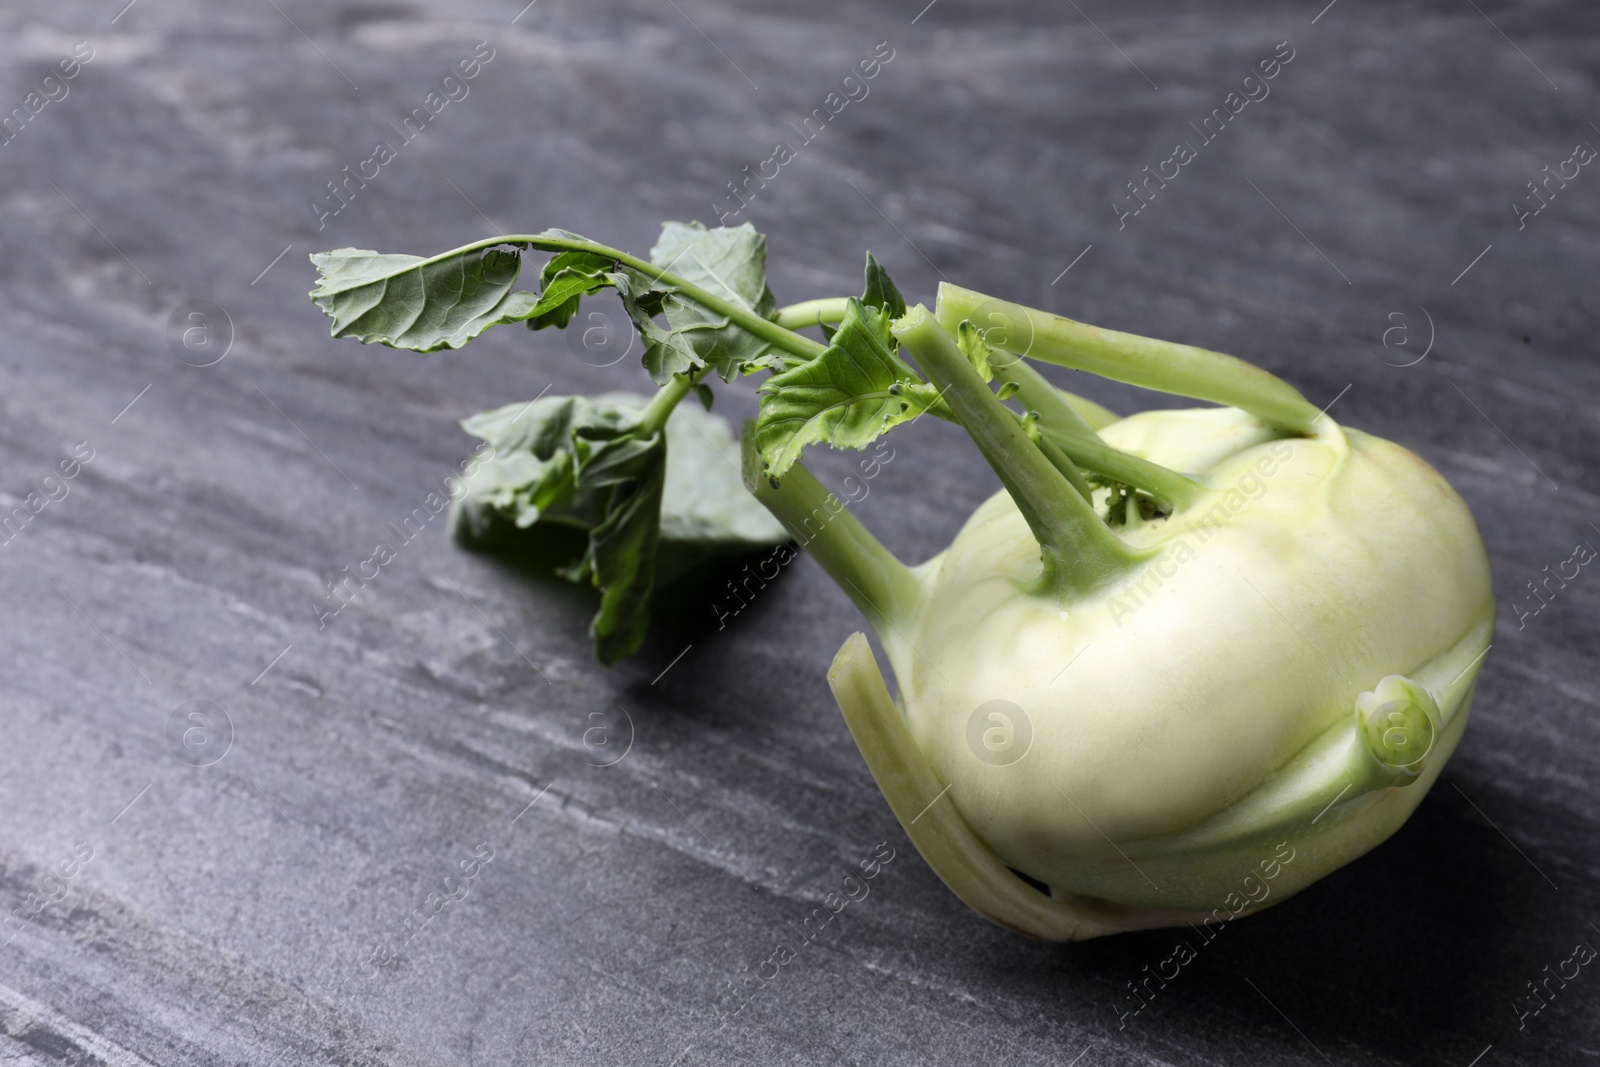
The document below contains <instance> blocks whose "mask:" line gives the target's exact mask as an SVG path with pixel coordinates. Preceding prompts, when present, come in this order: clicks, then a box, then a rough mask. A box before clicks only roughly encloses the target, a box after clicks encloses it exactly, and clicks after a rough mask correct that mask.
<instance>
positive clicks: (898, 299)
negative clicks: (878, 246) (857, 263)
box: [861, 252, 906, 320]
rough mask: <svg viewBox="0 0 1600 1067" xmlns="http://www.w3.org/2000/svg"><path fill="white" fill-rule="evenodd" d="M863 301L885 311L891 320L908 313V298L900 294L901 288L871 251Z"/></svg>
mask: <svg viewBox="0 0 1600 1067" xmlns="http://www.w3.org/2000/svg"><path fill="white" fill-rule="evenodd" d="M861 302H862V303H863V304H865V305H866V306H867V307H869V308H877V309H878V310H880V311H882V312H885V313H886V314H887V315H888V317H889V318H890V319H891V320H893V319H898V318H899V317H900V316H901V315H904V314H905V313H906V298H905V297H903V296H901V295H900V290H899V289H898V288H896V286H895V284H894V282H893V281H892V280H890V278H889V272H888V271H886V270H884V269H883V265H882V264H880V263H879V262H878V261H877V260H876V259H874V258H873V255H872V253H871V252H868V253H867V285H866V288H865V289H864V290H863V291H862V293H861Z"/></svg>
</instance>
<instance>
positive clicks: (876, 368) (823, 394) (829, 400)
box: [756, 299, 938, 478]
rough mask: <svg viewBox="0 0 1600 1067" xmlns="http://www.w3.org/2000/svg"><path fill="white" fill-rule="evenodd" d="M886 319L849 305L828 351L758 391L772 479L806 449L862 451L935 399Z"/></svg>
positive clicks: (759, 429) (759, 438) (759, 434)
mask: <svg viewBox="0 0 1600 1067" xmlns="http://www.w3.org/2000/svg"><path fill="white" fill-rule="evenodd" d="M888 321H889V320H888V317H887V316H886V315H885V314H884V313H883V312H882V311H881V310H879V309H878V308H873V307H867V306H866V305H864V304H862V303H861V302H860V301H859V300H853V299H852V300H851V301H850V302H849V304H848V306H847V309H846V311H845V315H844V318H843V319H842V320H841V321H840V323H839V329H838V332H837V333H835V334H834V335H833V338H832V340H831V341H830V342H829V344H828V347H827V348H826V349H825V350H824V351H823V352H822V354H821V355H819V356H817V357H816V358H815V359H813V360H811V361H810V362H807V363H803V364H801V365H800V366H797V367H794V368H792V369H790V370H786V371H784V372H783V373H781V374H774V375H773V376H772V377H770V378H768V379H767V380H766V381H765V382H764V383H762V386H761V413H760V415H758V416H757V418H756V443H757V445H758V446H759V447H760V450H761V458H762V460H763V461H764V462H765V463H766V473H767V475H768V476H769V477H771V478H781V477H782V476H783V475H784V473H785V472H786V471H788V469H789V468H790V467H792V466H793V465H794V463H795V461H796V460H798V459H799V458H800V454H801V453H802V452H804V451H805V449H806V447H807V446H808V445H813V444H817V443H819V442H820V443H826V444H829V445H832V446H833V447H834V448H856V449H860V448H865V447H866V446H867V445H869V444H871V443H872V442H873V441H874V440H876V439H877V438H878V437H879V436H880V435H881V434H883V433H884V432H886V431H887V430H889V429H890V428H891V427H894V426H898V425H899V424H900V423H902V422H909V421H910V420H912V419H914V418H916V417H917V416H918V415H920V414H922V413H923V412H924V411H926V410H927V409H928V408H929V407H930V406H931V405H932V404H933V403H935V402H936V401H937V400H938V391H937V390H936V389H934V388H933V387H932V386H931V385H929V384H928V383H927V382H925V381H924V380H923V378H922V375H920V374H918V373H917V372H916V371H915V370H914V369H912V367H911V366H910V364H908V363H906V361H905V360H903V359H901V358H900V356H899V355H898V354H897V352H896V349H895V347H894V346H893V342H892V340H890V341H886V340H885V338H886V337H887V336H888Z"/></svg>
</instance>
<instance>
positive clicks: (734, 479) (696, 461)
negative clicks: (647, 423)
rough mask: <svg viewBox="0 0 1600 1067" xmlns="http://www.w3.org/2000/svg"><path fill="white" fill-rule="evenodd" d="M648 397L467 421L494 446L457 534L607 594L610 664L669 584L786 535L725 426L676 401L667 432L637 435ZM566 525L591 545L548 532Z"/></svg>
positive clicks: (601, 619)
mask: <svg viewBox="0 0 1600 1067" xmlns="http://www.w3.org/2000/svg"><path fill="white" fill-rule="evenodd" d="M646 403H647V399H646V398H644V397H640V396H636V395H634V394H631V393H606V394H603V395H601V396H596V397H546V398H541V399H539V400H535V401H533V402H532V403H524V404H508V405H506V406H505V407H502V408H497V409H495V410H493V411H485V412H482V413H480V414H478V415H474V416H473V417H472V418H470V419H467V420H465V421H464V422H463V423H462V426H463V427H464V428H465V429H466V430H467V432H469V433H471V434H473V435H474V436H477V437H480V438H482V439H483V440H485V441H486V442H488V444H489V446H490V449H489V450H488V455H487V456H486V457H484V458H483V459H481V460H479V461H477V462H475V463H473V464H470V465H469V468H470V469H469V471H468V475H467V477H466V478H465V480H464V481H463V483H462V484H460V485H459V486H457V487H456V492H455V494H454V495H456V497H457V503H456V508H455V511H454V514H453V526H454V530H455V533H456V536H457V537H458V538H459V539H460V540H462V541H463V542H466V543H468V544H471V545H474V546H475V547H479V548H487V549H496V548H498V549H505V550H509V551H513V552H517V553H519V554H524V555H531V557H532V558H533V559H535V560H536V561H537V562H540V563H542V564H544V565H547V566H551V567H552V568H554V569H556V571H557V573H558V574H560V575H561V576H562V577H565V578H567V579H568V580H569V581H574V582H579V583H584V584H593V585H595V586H597V587H598V588H600V590H601V603H600V609H599V611H598V612H597V614H596V615H595V618H594V620H593V623H592V624H591V628H590V633H591V635H592V636H593V638H594V642H595V654H596V655H597V656H598V657H599V658H600V659H601V660H602V661H603V662H607V663H611V662H615V661H616V660H617V659H620V658H622V657H623V656H626V655H627V654H628V653H629V652H631V651H633V650H634V649H636V648H637V647H638V644H639V642H640V641H641V640H642V639H643V636H644V633H645V630H646V628H647V627H648V623H649V599H650V595H651V593H652V592H653V591H654V590H655V589H656V588H657V587H658V586H659V585H660V584H661V583H664V582H667V581H670V580H672V579H673V578H674V577H676V576H677V575H679V574H681V573H683V572H684V571H685V570H686V569H687V568H689V567H691V566H693V565H695V564H697V563H699V562H701V561H703V560H705V559H708V558H711V557H715V556H720V555H727V554H734V553H744V552H751V551H755V550H758V549H761V548H765V547H768V546H771V545H776V544H779V543H780V542H782V541H785V540H787V539H788V534H787V533H786V532H785V531H784V529H783V527H782V526H781V525H780V524H779V523H778V521H777V520H776V519H774V518H773V517H772V516H771V515H770V514H769V513H768V512H767V510H766V509H765V508H763V507H762V506H761V505H760V504H759V503H758V502H757V501H756V500H755V498H754V497H752V496H751V495H750V494H749V493H748V492H746V491H745V488H744V485H743V483H742V481H741V479H740V475H739V470H738V467H737V465H736V464H737V459H738V446H737V445H736V444H735V443H734V439H733V430H732V429H731V428H730V427H729V426H728V424H727V422H726V421H725V420H723V419H722V418H720V417H718V416H715V415H711V414H708V413H706V412H703V411H701V410H699V409H698V408H696V407H694V406H692V405H680V406H679V407H678V408H677V409H676V410H675V411H674V412H673V414H672V417H671V418H670V419H668V421H667V426H666V432H665V434H664V435H661V434H656V435H651V436H648V437H638V436H637V435H636V431H637V429H638V425H639V422H638V416H639V412H640V411H642V410H643V408H644V406H645V404H646ZM561 527H565V528H569V529H571V530H575V531H581V532H582V534H583V535H584V536H583V540H582V543H581V544H579V545H574V544H573V542H572V540H571V536H572V535H568V537H567V538H566V539H562V538H559V537H554V536H551V535H549V534H540V533H539V531H540V530H549V529H552V528H561Z"/></svg>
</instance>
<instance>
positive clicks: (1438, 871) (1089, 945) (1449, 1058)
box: [1009, 776, 1593, 1064]
mask: <svg viewBox="0 0 1600 1067" xmlns="http://www.w3.org/2000/svg"><path fill="white" fill-rule="evenodd" d="M1464 788H1465V790H1466V792H1467V793H1470V794H1471V795H1473V796H1474V797H1476V798H1477V799H1478V801H1479V803H1480V805H1486V806H1488V807H1489V808H1491V809H1492V810H1495V811H1497V812H1504V813H1513V812H1514V811H1515V809H1516V808H1517V807H1519V806H1522V807H1524V808H1526V807H1527V803H1528V802H1527V801H1525V800H1521V799H1519V798H1516V797H1513V796H1511V795H1509V794H1507V793H1504V792H1501V791H1498V790H1497V789H1496V788H1495V786H1494V785H1493V784H1492V783H1491V782H1488V781H1486V780H1472V781H1468V782H1466V783H1465V784H1464ZM1541 817H1544V818H1547V817H1548V815H1547V814H1543V815H1541V814H1539V813H1534V812H1531V811H1530V812H1524V813H1523V817H1522V818H1521V819H1520V820H1518V819H1517V817H1516V815H1514V814H1508V815H1507V816H1506V818H1507V819H1508V821H1511V822H1516V821H1520V822H1521V823H1522V824H1523V825H1526V824H1527V823H1528V822H1530V821H1535V820H1537V819H1539V818H1541ZM1525 850H1526V847H1525ZM1536 862H1539V856H1537V855H1533V856H1532V858H1531V859H1526V858H1524V857H1523V856H1521V855H1519V854H1518V852H1517V851H1516V850H1515V849H1514V848H1513V847H1511V846H1510V845H1508V844H1507V839H1506V838H1504V837H1502V836H1501V834H1500V833H1499V831H1498V830H1496V829H1494V828H1493V827H1492V826H1490V825H1489V824H1488V823H1487V822H1486V821H1485V820H1484V817H1483V816H1481V815H1480V814H1479V813H1478V812H1476V811H1474V810H1473V808H1472V806H1471V805H1470V804H1469V803H1467V801H1466V799H1465V795H1464V794H1463V793H1462V792H1460V791H1458V790H1457V789H1456V788H1455V787H1454V785H1453V779H1452V778H1451V777H1450V776H1447V777H1446V778H1444V779H1442V780H1441V781H1440V782H1439V783H1438V784H1437V785H1436V786H1435V788H1434V790H1433V793H1432V795H1431V796H1430V797H1428V799H1427V800H1426V801H1425V802H1424V803H1423V804H1422V805H1421V807H1420V808H1419V809H1418V810H1417V812H1416V814H1415V815H1413V817H1412V818H1411V820H1410V821H1409V822H1408V823H1407V824H1406V825H1405V826H1404V827H1402V828H1401V830H1400V831H1399V832H1398V833H1396V834H1395V835H1394V837H1392V838H1391V839H1389V840H1388V841H1387V842H1385V843H1383V844H1382V845H1380V846H1379V847H1378V848H1377V849H1376V850H1375V851H1373V852H1372V853H1369V854H1368V855H1366V856H1364V857H1362V858H1360V859H1358V860H1356V861H1355V862H1354V863H1352V864H1351V865H1350V866H1348V867H1346V868H1344V869H1342V870H1340V871H1337V872H1335V873H1334V874H1332V875H1330V876H1329V877H1327V878H1325V879H1323V880H1322V881H1321V882H1318V883H1316V884H1315V885H1312V886H1311V887H1309V888H1307V889H1306V890H1305V891H1303V892H1302V893H1300V894H1299V895H1297V896H1295V897H1294V898H1292V899H1290V900H1287V901H1285V902H1283V903H1282V904H1279V905H1277V906H1276V907H1273V908H1270V909H1269V910H1267V911H1265V912H1262V913H1261V914H1260V915H1257V916H1254V917H1251V918H1248V919H1240V920H1237V921H1235V922H1233V923H1230V924H1228V925H1227V926H1226V927H1224V928H1222V929H1220V930H1219V931H1217V933H1216V936H1215V937H1214V938H1213V939H1211V940H1209V941H1207V940H1206V939H1205V938H1204V937H1202V936H1201V935H1199V934H1197V933H1195V932H1193V931H1187V930H1164V931H1163V930H1157V931H1147V932H1141V933H1136V934H1124V935H1120V936H1117V937H1110V938H1103V939H1100V940H1095V941H1089V942H1085V943H1082V944H1079V945H1070V946H1051V947H1048V948H1043V947H1041V950H1040V951H1041V956H1040V957H1039V958H1038V959H1037V962H1038V963H1039V964H1040V965H1041V970H1042V971H1048V972H1050V973H1048V974H1040V975H1038V976H1037V978H1038V980H1039V981H1041V982H1042V983H1044V987H1045V988H1046V989H1048V988H1049V987H1050V986H1052V985H1056V986H1059V985H1060V984H1062V983H1064V982H1070V983H1072V984H1073V985H1081V984H1082V983H1083V982H1084V981H1085V980H1087V981H1089V982H1092V983H1093V984H1094V985H1096V986H1097V987H1099V988H1100V989H1101V990H1105V991H1108V992H1106V993H1103V994H1102V995H1100V996H1099V997H1097V998H1096V999H1099V1000H1103V1001H1104V1005H1105V1006H1104V1011H1105V1015H1104V1017H1103V1019H1102V1020H1100V1021H1101V1022H1102V1023H1103V1025H1104V1029H1105V1032H1106V1033H1107V1035H1108V1037H1109V1038H1110V1039H1111V1040H1112V1041H1114V1042H1123V1041H1125V1042H1128V1043H1129V1044H1134V1045H1138V1044H1142V1043H1143V1039H1148V1038H1149V1037H1150V1036H1151V1035H1158V1036H1159V1037H1161V1038H1162V1039H1164V1040H1177V1041H1193V1042H1195V1043H1197V1044H1200V1045H1204V1044H1207V1043H1212V1042H1214V1041H1215V1040H1216V1038H1215V1036H1214V1035H1215V1031H1216V1027H1217V1024H1218V1022H1219V1021H1224V1020H1228V1021H1232V1022H1233V1023H1234V1024H1235V1025H1236V1026H1245V1027H1248V1028H1249V1029H1250V1030H1251V1031H1252V1032H1254V1033H1255V1034H1257V1035H1260V1036H1261V1037H1265V1036H1266V1035H1267V1034H1271V1033H1274V1032H1279V1033H1281V1034H1282V1035H1283V1041H1284V1044H1285V1046H1286V1047H1287V1046H1288V1045H1290V1044H1293V1043H1296V1042H1298V1043H1301V1044H1302V1045H1303V1043H1304V1042H1306V1041H1309V1042H1310V1043H1312V1044H1314V1045H1315V1046H1316V1047H1317V1048H1318V1049H1319V1050H1320V1052H1321V1053H1323V1054H1326V1055H1328V1056H1330V1057H1331V1058H1332V1062H1340V1061H1341V1060H1342V1059H1349V1058H1350V1057H1351V1054H1352V1053H1357V1054H1358V1055H1359V1056H1360V1058H1362V1059H1365V1058H1366V1057H1367V1056H1375V1057H1384V1058H1386V1059H1390V1058H1392V1059H1393V1060H1396V1061H1400V1062H1406V1063H1421V1062H1441V1063H1449V1062H1456V1060H1457V1059H1459V1061H1460V1062H1461V1063H1463V1064H1464V1063H1466V1062H1467V1061H1469V1060H1470V1059H1471V1058H1472V1057H1473V1056H1474V1055H1476V1054H1477V1053H1478V1052H1480V1051H1481V1050H1482V1049H1483V1047H1484V1045H1486V1044H1488V1043H1490V1042H1494V1043H1496V1044H1499V1043H1501V1042H1509V1041H1510V1040H1511V1039H1513V1038H1514V1037H1516V1036H1518V1018H1517V1014H1516V1011H1515V1009H1514V1008H1513V1006H1512V1004H1513V999H1514V998H1518V997H1519V996H1520V995H1522V994H1525V993H1526V990H1525V988H1524V983H1525V982H1526V981H1527V980H1530V979H1538V978H1539V977H1540V971H1541V968H1543V967H1544V966H1546V965H1553V964H1554V963H1556V962H1557V961H1559V960H1560V959H1563V958H1565V957H1566V956H1567V955H1568V954H1569V953H1570V952H1571V947H1572V944H1573V943H1574V941H1576V940H1580V939H1583V938H1584V937H1585V935H1586V934H1592V933H1593V931H1592V930H1589V928H1588V927H1587V926H1586V925H1585V923H1584V918H1585V917H1586V914H1587V913H1586V912H1585V911H1584V907H1583V902H1581V901H1580V900H1578V899H1577V898H1576V896H1575V895H1574V894H1573V893H1571V892H1568V893H1566V894H1561V893H1558V892H1557V890H1556V889H1555V888H1553V887H1552V885H1551V883H1550V882H1548V881H1547V880H1546V879H1545V877H1544V874H1542V873H1540V870H1539V868H1536V867H1535V866H1534V864H1535V863H1536ZM1552 866H1553V865H1552V864H1551V863H1550V862H1542V863H1539V867H1540V868H1543V869H1544V872H1545V873H1552ZM1180 940H1187V941H1188V942H1189V943H1190V945H1191V946H1192V947H1193V948H1194V957H1193V958H1192V959H1191V960H1190V961H1189V962H1188V963H1187V964H1186V965H1184V966H1182V967H1181V968H1179V969H1178V973H1177V975H1176V976H1175V977H1173V978H1171V980H1169V981H1166V982H1164V983H1162V982H1160V981H1158V980H1156V979H1151V980H1150V981H1149V984H1148V989H1150V990H1154V992H1153V993H1149V992H1146V987H1145V986H1144V985H1143V984H1142V983H1144V982H1145V980H1146V979H1147V978H1149V976H1151V975H1153V974H1155V972H1156V971H1157V970H1158V968H1159V969H1163V970H1165V971H1166V973H1167V974H1169V975H1170V974H1171V973H1172V971H1173V969H1174V968H1173V965H1172V964H1170V963H1164V961H1167V960H1168V959H1169V957H1171V956H1172V955H1173V951H1174V948H1175V947H1176V946H1177V944H1178V943H1179V941H1180ZM1015 962H1016V961H1011V962H1010V964H1009V965H1014V964H1015ZM1130 982H1131V983H1134V984H1136V985H1140V986H1141V989H1140V992H1141V993H1144V995H1145V998H1146V1000H1147V1003H1145V1004H1144V1006H1143V1007H1142V1008H1141V1007H1140V1004H1141V1001H1140V1000H1139V999H1136V998H1135V996H1134V994H1133V991H1132V990H1131V988H1130V986H1129V983H1130ZM1252 986H1253V987H1254V988H1252ZM1045 999H1048V994H1046V997H1045ZM1124 1013H1127V1014H1124ZM1577 1014H1581V1012H1579V1013H1577ZM1085 1021H1088V1020H1085ZM1543 1022H1544V1025H1543V1026H1541V1027H1540V1028H1539V1030H1540V1033H1539V1034H1538V1035H1536V1039H1537V1040H1538V1041H1539V1042H1540V1043H1541V1044H1542V1043H1544V1042H1547V1041H1558V1042H1559V1041H1561V1040H1562V1039H1563V1036H1565V1037H1566V1038H1571V1037H1573V1036H1579V1035H1574V1033H1573V1032H1572V1031H1573V1027H1574V1026H1575V1025H1577V1020H1576V1017H1575V1016H1569V1017H1568V1018H1567V1020H1566V1021H1565V1022H1563V1021H1562V1017H1561V1016H1560V1014H1559V1013H1550V1017H1549V1018H1548V1019H1547V1020H1544V1021H1543ZM1291 1025H1292V1027H1293V1028H1297V1029H1298V1030H1299V1031H1300V1032H1301V1034H1303V1037H1302V1036H1298V1035H1296V1033H1295V1032H1294V1030H1293V1029H1291ZM1563 1027H1565V1028H1566V1030H1567V1031H1568V1032H1567V1033H1566V1034H1565V1035H1563V1034H1562V1033H1561V1030H1562V1029H1563ZM1141 1032H1143V1039H1142V1038H1141ZM1588 1036H1589V1037H1592V1034H1591V1035H1588ZM1533 1050H1534V1046H1528V1047H1527V1048H1526V1049H1525V1051H1529V1052H1531V1051H1533ZM1339 1052H1343V1053H1344V1056H1343V1057H1341V1056H1340V1055H1338V1053H1339Z"/></svg>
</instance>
